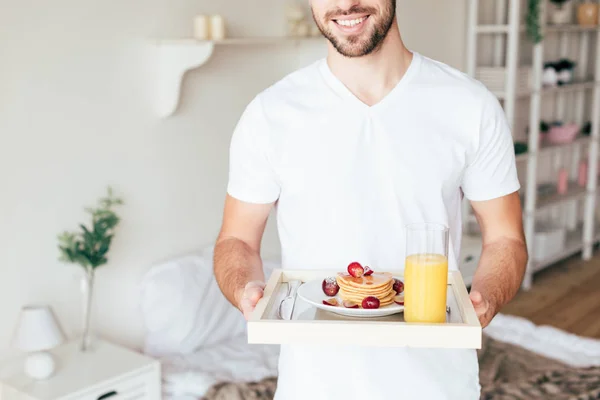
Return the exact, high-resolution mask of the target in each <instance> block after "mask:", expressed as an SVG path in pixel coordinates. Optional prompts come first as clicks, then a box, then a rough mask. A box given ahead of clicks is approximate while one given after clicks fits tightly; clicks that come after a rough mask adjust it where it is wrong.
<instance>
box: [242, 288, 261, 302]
mask: <svg viewBox="0 0 600 400" xmlns="http://www.w3.org/2000/svg"><path fill="white" fill-rule="evenodd" d="M263 294H264V291H263V289H261V288H257V287H253V288H250V289H248V290H247V291H246V296H244V297H246V298H247V299H249V300H251V301H252V302H253V303H254V305H256V303H258V301H259V300H260V299H261V298H262V296H263Z"/></svg>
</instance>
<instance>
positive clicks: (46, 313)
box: [13, 305, 64, 352]
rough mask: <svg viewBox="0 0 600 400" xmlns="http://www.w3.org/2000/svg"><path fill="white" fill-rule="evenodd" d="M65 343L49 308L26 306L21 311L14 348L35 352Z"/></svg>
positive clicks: (14, 338)
mask: <svg viewBox="0 0 600 400" xmlns="http://www.w3.org/2000/svg"><path fill="white" fill-rule="evenodd" d="M63 341H64V335H63V333H62V331H61V329H60V328H59V326H58V323H57V322H56V319H55V318H54V314H52V311H51V310H50V307H48V306H33V305H31V306H25V307H23V308H22V309H21V314H20V315H19V320H18V322H17V326H16V329H15V334H14V337H13V346H14V347H16V348H17V349H19V350H22V351H27V352H33V351H43V350H49V349H51V348H53V347H56V346H58V345H59V344H61V343H62V342H63Z"/></svg>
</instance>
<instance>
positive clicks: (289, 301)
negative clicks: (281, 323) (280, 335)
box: [277, 280, 302, 320]
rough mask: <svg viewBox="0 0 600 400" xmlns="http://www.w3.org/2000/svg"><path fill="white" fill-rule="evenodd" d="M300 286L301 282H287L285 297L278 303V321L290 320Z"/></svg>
mask: <svg viewBox="0 0 600 400" xmlns="http://www.w3.org/2000/svg"><path fill="white" fill-rule="evenodd" d="M301 284H302V282H301V281H299V280H294V281H289V282H288V291H287V295H286V296H285V297H284V298H283V300H281V303H279V309H278V310H277V314H278V316H279V319H285V320H290V319H292V314H293V313H294V307H295V305H296V295H297V293H298V288H299V287H300V285H301Z"/></svg>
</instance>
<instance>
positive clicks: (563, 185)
mask: <svg viewBox="0 0 600 400" xmlns="http://www.w3.org/2000/svg"><path fill="white" fill-rule="evenodd" d="M556 190H557V192H558V194H566V193H567V191H568V190H569V174H568V173H567V170H566V169H565V168H564V167H560V168H559V169H558V183H557V186H556Z"/></svg>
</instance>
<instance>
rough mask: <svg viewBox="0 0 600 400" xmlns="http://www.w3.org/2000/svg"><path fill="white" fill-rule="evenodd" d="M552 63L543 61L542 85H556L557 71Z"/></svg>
mask: <svg viewBox="0 0 600 400" xmlns="http://www.w3.org/2000/svg"><path fill="white" fill-rule="evenodd" d="M554 64H555V63H553V62H547V63H544V73H543V74H542V84H543V85H544V86H550V87H552V86H557V85H558V72H557V71H556V67H555V66H554Z"/></svg>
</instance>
